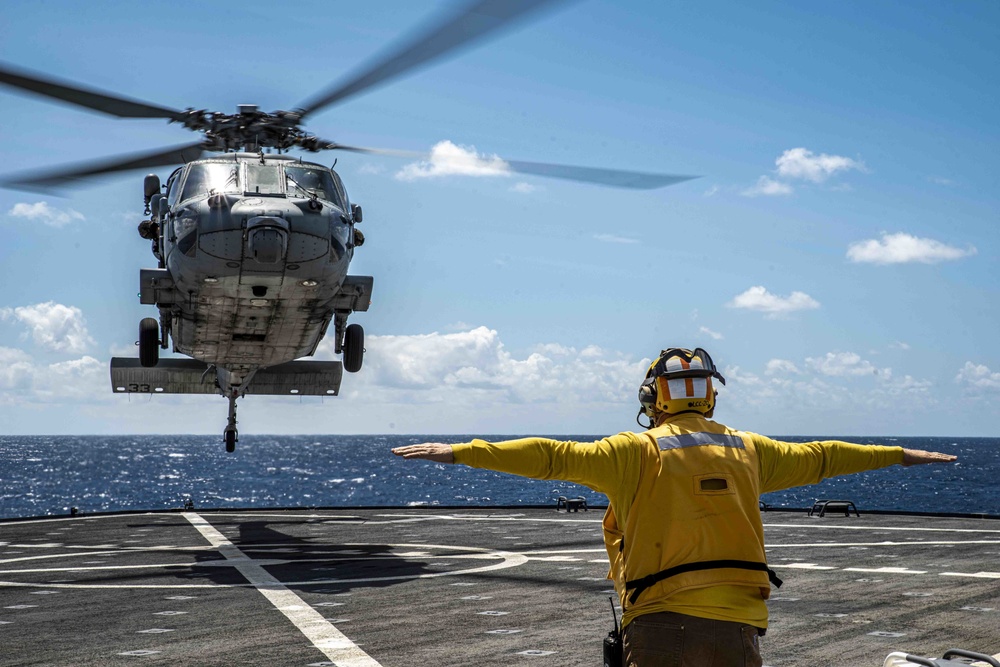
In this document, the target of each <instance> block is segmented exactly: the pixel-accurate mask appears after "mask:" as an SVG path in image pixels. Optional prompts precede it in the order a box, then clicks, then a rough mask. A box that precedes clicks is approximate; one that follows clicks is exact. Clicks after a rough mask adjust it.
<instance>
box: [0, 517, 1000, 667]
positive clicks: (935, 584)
mask: <svg viewBox="0 0 1000 667" xmlns="http://www.w3.org/2000/svg"><path fill="white" fill-rule="evenodd" d="M602 514H603V512H602V511H601V510H599V509H594V508H591V509H590V510H589V511H585V510H582V509H581V510H580V511H575V512H571V511H565V510H563V511H558V510H557V509H556V508H555V507H544V508H541V507H518V508H442V507H421V508H390V507H381V508H365V509H350V508H348V509H329V510H269V511H266V510H260V511H258V510H255V511H241V510H231V511H201V510H196V509H189V510H187V511H176V512H154V513H128V514H109V515H91V516H87V515H78V516H75V517H68V516H67V517H50V518H43V519H32V520H15V521H5V522H0V647H2V648H0V665H67V666H69V665H74V666H76V665H172V666H176V665H233V664H241V665H268V666H269V667H277V666H298V665H301V666H302V667H306V666H309V667H318V666H320V665H340V666H343V667H346V666H350V667H379V666H382V667H403V666H412V665H497V666H499V665H504V666H506V665H531V666H533V667H549V666H559V667H566V666H571V665H581V666H582V665H598V664H601V655H602V654H601V646H602V641H603V639H604V637H605V636H606V635H607V633H608V631H609V630H610V629H611V627H612V624H613V621H612V617H611V605H610V604H609V601H608V598H609V596H612V595H613V589H612V586H611V583H610V582H609V581H608V580H607V579H606V578H605V577H606V574H607V570H608V566H607V559H606V556H605V552H604V547H603V543H602V540H601V524H600V520H601V516H602ZM763 520H764V527H765V540H766V544H767V550H768V560H769V563H770V565H771V566H772V568H774V569H775V570H776V571H777V573H778V575H779V576H780V577H781V578H782V579H783V580H784V585H783V586H782V587H781V588H780V589H775V590H773V592H772V597H771V601H770V602H769V607H770V613H771V626H770V629H769V631H768V633H767V636H766V637H764V638H763V640H762V647H763V648H762V654H763V657H764V664H765V665H769V666H771V667H791V666H803V667H805V666H808V665H822V666H824V667H838V666H841V665H843V666H845V667H847V666H850V667H862V666H865V667H867V666H871V667H878V666H881V665H882V661H883V660H884V659H885V657H886V656H887V655H888V654H889V653H890V652H892V651H896V650H902V651H906V652H908V653H912V654H915V655H922V656H927V657H939V656H941V655H942V654H943V652H944V651H945V650H947V649H949V648H955V647H959V648H965V649H968V650H972V651H977V652H980V653H986V654H991V655H992V654H996V653H998V652H1000V521H997V520H992V519H987V518H960V517H944V516H932V517H928V516H910V515H887V514H872V513H867V512H864V511H863V510H862V512H861V516H855V515H854V514H853V513H852V514H851V515H850V516H845V514H844V513H841V512H828V513H827V514H826V515H825V516H823V517H820V516H818V514H817V515H813V516H809V515H807V514H806V513H805V512H791V511H768V512H764V513H763ZM616 606H617V604H616ZM618 613H619V614H620V610H618Z"/></svg>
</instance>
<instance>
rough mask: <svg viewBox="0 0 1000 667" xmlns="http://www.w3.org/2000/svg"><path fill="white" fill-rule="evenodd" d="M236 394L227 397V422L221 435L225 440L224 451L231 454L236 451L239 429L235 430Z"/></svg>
mask: <svg viewBox="0 0 1000 667" xmlns="http://www.w3.org/2000/svg"><path fill="white" fill-rule="evenodd" d="M236 398H237V397H236V395H235V394H233V395H232V396H230V397H229V424H227V425H226V430H225V431H223V432H222V437H223V438H224V439H225V441H226V451H227V452H229V453H230V454H232V453H233V452H235V451H236V443H237V441H238V440H239V439H240V434H239V431H237V430H236Z"/></svg>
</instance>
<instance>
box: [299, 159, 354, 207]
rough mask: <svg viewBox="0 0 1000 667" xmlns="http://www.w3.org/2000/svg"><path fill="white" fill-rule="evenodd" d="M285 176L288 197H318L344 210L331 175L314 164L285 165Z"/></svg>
mask: <svg viewBox="0 0 1000 667" xmlns="http://www.w3.org/2000/svg"><path fill="white" fill-rule="evenodd" d="M285 178H286V179H287V188H288V196H289V197H314V196H315V197H318V198H320V199H322V200H324V201H328V202H331V203H332V204H333V205H334V206H336V207H337V208H339V209H341V210H344V205H343V203H342V202H341V199H340V196H339V192H338V191H337V186H336V185H335V184H334V182H333V175H332V174H331V173H330V172H329V171H327V170H326V169H323V168H320V167H315V166H308V165H302V166H295V167H291V166H286V167H285Z"/></svg>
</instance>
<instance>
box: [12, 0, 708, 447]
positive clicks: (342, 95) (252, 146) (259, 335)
mask: <svg viewBox="0 0 1000 667" xmlns="http://www.w3.org/2000/svg"><path fill="white" fill-rule="evenodd" d="M561 1H563V0H477V1H476V2H473V3H470V4H466V5H464V6H462V7H460V8H458V10H457V11H455V12H454V13H453V14H451V15H448V16H445V17H443V18H442V19H440V20H438V21H437V22H435V23H433V24H431V27H430V28H429V29H426V30H423V31H419V32H415V33H413V34H412V35H411V36H410V37H408V38H404V39H402V40H400V41H399V42H397V43H396V44H395V45H392V46H390V47H389V48H387V49H386V50H385V51H383V52H382V54H381V55H380V56H377V57H375V58H374V59H373V60H372V61H371V62H369V63H367V64H366V65H363V66H361V67H360V68H359V69H358V70H357V71H356V72H355V74H354V75H353V76H350V77H348V78H347V79H346V80H344V81H343V82H340V83H336V84H334V85H332V86H330V87H328V88H326V89H324V90H322V91H320V92H318V93H316V94H315V95H314V96H313V97H311V98H309V99H307V100H306V101H304V102H303V103H302V104H300V105H298V106H295V107H292V108H291V109H290V110H278V111H274V112H264V111H261V110H260V109H259V108H258V107H257V106H256V105H254V104H242V105H239V106H238V107H237V111H236V113H234V114H229V113H223V112H217V111H208V110H197V109H194V108H188V109H185V110H179V109H172V108H169V107H165V106H161V105H157V104H152V103H148V102H144V101H140V100H136V99H132V98H127V97H124V96H121V95H117V94H114V93H109V92H105V91H100V90H96V89H93V88H88V87H85V86H82V85H79V84H77V83H75V82H67V81H60V80H56V79H54V78H52V77H49V76H47V75H43V74H40V73H37V72H31V71H28V70H25V69H22V68H19V67H14V66H11V65H7V64H3V63H0V84H2V85H6V86H8V87H11V88H13V89H15V90H16V91H17V92H28V93H33V94H36V95H40V96H42V97H45V98H48V99H50V100H55V101H58V102H62V103H67V104H71V105H75V106H78V107H83V108H85V109H89V110H92V111H97V112H101V113H104V114H107V115H111V116H114V117H117V118H132V119H136V118H140V119H142V118H145V119H165V120H167V121H168V122H170V123H175V124H179V125H181V126H183V127H184V128H185V129H188V130H192V131H195V132H199V133H201V134H202V135H203V136H202V138H201V139H199V140H198V141H196V142H193V143H187V144H183V145H179V146H173V147H169V148H161V149H157V150H153V151H147V152H142V153H137V154H131V155H125V156H118V157H113V158H107V159H102V160H98V161H94V162H88V163H83V164H75V165H68V166H65V167H61V168H56V169H50V170H46V171H42V172H33V173H23V174H19V175H15V176H13V177H8V178H6V179H4V180H3V181H0V185H2V186H4V187H8V188H13V189H27V190H41V191H48V190H52V189H57V188H61V187H66V186H71V185H76V184H78V183H80V182H81V181H86V180H89V179H92V178H95V177H100V176H105V175H108V174H114V173H118V172H125V171H133V170H138V169H150V168H157V167H168V166H174V165H178V164H180V165H181V166H179V167H176V168H175V169H174V170H173V171H172V172H171V173H170V174H169V176H168V177H167V178H166V179H165V181H162V182H161V179H160V177H159V176H158V175H156V174H155V173H151V174H149V175H147V176H146V177H145V179H144V181H143V204H144V213H145V215H147V216H148V218H147V219H144V220H142V221H141V222H140V224H139V226H138V232H139V235H140V236H141V237H142V238H143V239H146V240H148V241H150V245H151V251H152V255H153V257H154V258H155V259H156V260H157V266H156V267H155V268H144V269H141V270H140V275H139V300H140V303H141V304H144V305H152V306H156V308H157V309H158V312H159V317H158V318H153V317H146V318H143V319H142V320H141V321H140V323H139V331H138V333H139V336H138V341H137V346H138V348H139V349H138V352H139V354H138V358H134V357H114V358H112V359H111V364H110V372H111V385H112V390H113V391H114V392H115V393H125V394H133V393H137V394H161V393H162V394H221V395H222V396H224V397H225V398H227V399H228V402H229V414H228V421H227V424H226V427H225V429H224V430H223V441H224V443H225V446H226V451H228V452H233V451H234V450H235V447H236V443H237V442H238V440H239V433H238V430H237V419H236V408H237V400H238V399H239V398H241V397H243V396H245V395H248V394H250V395H283V396H289V395H292V396H306V395H312V396H316V395H318V396H336V395H338V393H339V391H340V385H341V382H342V379H343V372H344V371H347V372H348V373H357V372H359V371H360V370H361V368H362V365H363V358H364V352H365V349H364V329H363V328H362V326H361V325H360V324H357V323H352V324H348V318H349V317H350V316H351V315H352V314H353V313H356V312H365V311H367V310H368V308H369V305H370V303H371V297H372V289H373V284H374V278H373V277H372V276H358V275H351V274H350V273H349V266H350V264H351V260H352V259H353V257H354V252H355V251H356V250H357V249H358V248H360V247H361V246H362V244H363V243H364V238H365V237H364V234H363V233H362V232H361V231H360V230H359V229H358V228H357V226H358V225H359V224H360V223H361V222H362V220H363V213H362V209H361V206H359V205H358V204H356V203H353V202H351V200H350V198H349V196H348V193H347V189H346V187H345V184H344V182H343V180H342V179H341V177H340V175H339V174H338V173H337V172H336V171H335V170H334V168H333V167H332V166H331V167H328V166H325V165H324V164H321V163H319V162H316V161H306V160H304V159H303V158H302V157H295V156H292V155H290V154H289V151H291V150H296V151H302V152H307V153H318V152H320V151H327V150H339V151H346V152H353V153H363V154H374V155H389V156H404V157H406V156H421V155H422V154H419V153H412V152H408V151H398V150H391V149H378V148H365V147H358V146H349V145H344V144H340V143H337V142H335V141H330V140H327V139H323V138H320V137H318V136H316V135H314V134H312V133H309V132H306V131H305V130H304V129H302V125H303V123H304V121H305V120H306V119H307V118H308V117H310V116H312V115H315V114H316V113H317V112H319V111H321V110H324V109H327V108H329V107H331V106H333V105H334V104H337V103H340V102H342V101H344V100H346V99H348V98H350V97H352V96H355V95H357V94H359V93H361V92H363V91H365V90H368V89H370V88H373V87H375V86H378V85H382V84H384V83H386V82H387V81H389V80H391V79H393V78H396V77H399V76H401V75H403V74H406V73H408V72H412V71H414V70H416V69H418V68H420V67H423V66H425V65H427V64H429V63H431V62H433V61H435V60H440V59H441V58H443V57H444V56H447V55H454V54H455V53H456V52H457V51H458V50H460V49H462V48H465V47H468V46H470V45H472V44H473V43H475V42H477V41H480V40H483V39H485V38H487V37H490V36H492V35H495V34H497V33H499V32H501V31H503V30H505V29H508V28H510V27H511V26H512V25H513V24H515V23H517V22H519V21H521V20H523V19H525V18H526V17H527V16H529V15H530V14H532V13H537V12H538V11H539V10H541V9H544V8H546V6H549V5H555V4H558V3H559V2H561ZM335 164H336V163H334V166H335ZM504 167H505V168H506V169H508V170H510V171H512V172H517V173H523V174H530V175H537V176H544V177H551V178H560V179H568V180H573V181H580V182H585V183H594V184H599V185H605V186H611V187H621V188H633V189H652V188H659V187H664V186H667V185H672V184H674V183H680V182H682V181H685V180H689V179H690V178H693V177H692V176H683V175H671V174H655V173H646V172H635V171H627V170H616V169H605V168H595V167H584V166H571V165H560V164H549V163H539V162H526V161H513V160H509V161H505V162H504ZM331 325H332V327H333V329H332V338H333V342H334V350H335V353H336V354H339V355H341V360H339V361H317V360H305V359H303V357H310V356H312V355H313V354H314V353H315V352H316V350H317V347H318V345H319V343H320V341H321V340H323V338H324V337H325V336H326V335H327V333H328V331H329V329H330V327H331ZM169 348H172V351H173V352H175V353H179V354H182V355H185V356H186V357H189V358H187V359H182V358H163V359H161V358H160V351H161V350H167V349H169Z"/></svg>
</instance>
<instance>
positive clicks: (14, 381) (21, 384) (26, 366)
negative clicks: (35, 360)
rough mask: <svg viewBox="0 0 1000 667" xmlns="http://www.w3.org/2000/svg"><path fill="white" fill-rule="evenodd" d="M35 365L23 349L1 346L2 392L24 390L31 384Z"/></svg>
mask: <svg viewBox="0 0 1000 667" xmlns="http://www.w3.org/2000/svg"><path fill="white" fill-rule="evenodd" d="M33 375H34V366H33V365H32V361H31V357H30V356H29V355H28V354H26V353H25V352H23V351H22V350H15V349H13V348H9V347H0V394H2V393H4V392H7V391H24V390H26V389H28V388H29V387H30V386H31V382H32V377H33Z"/></svg>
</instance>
